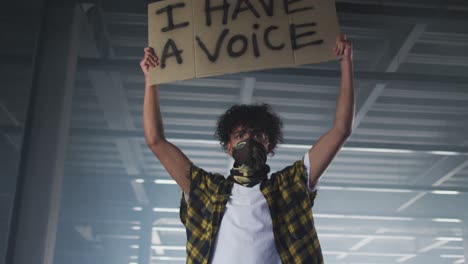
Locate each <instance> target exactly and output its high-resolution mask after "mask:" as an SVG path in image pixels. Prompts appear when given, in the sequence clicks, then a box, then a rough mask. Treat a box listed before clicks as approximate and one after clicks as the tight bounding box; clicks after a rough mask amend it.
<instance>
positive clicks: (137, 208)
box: [133, 206, 143, 211]
mask: <svg viewBox="0 0 468 264" xmlns="http://www.w3.org/2000/svg"><path fill="white" fill-rule="evenodd" d="M142 210H143V208H141V207H139V206H135V207H133V211H142Z"/></svg>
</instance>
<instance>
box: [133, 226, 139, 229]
mask: <svg viewBox="0 0 468 264" xmlns="http://www.w3.org/2000/svg"><path fill="white" fill-rule="evenodd" d="M140 229H141V227H139V226H132V230H140Z"/></svg>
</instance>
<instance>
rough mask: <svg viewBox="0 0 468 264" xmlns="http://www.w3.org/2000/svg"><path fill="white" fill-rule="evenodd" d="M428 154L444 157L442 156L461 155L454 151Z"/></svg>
mask: <svg viewBox="0 0 468 264" xmlns="http://www.w3.org/2000/svg"><path fill="white" fill-rule="evenodd" d="M429 153H431V154H434V155H444V156H456V155H461V153H459V152H454V151H429Z"/></svg>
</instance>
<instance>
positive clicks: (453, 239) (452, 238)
mask: <svg viewBox="0 0 468 264" xmlns="http://www.w3.org/2000/svg"><path fill="white" fill-rule="evenodd" d="M436 240H439V241H463V238H461V237H438V238H436Z"/></svg>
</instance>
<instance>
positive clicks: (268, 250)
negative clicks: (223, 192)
mask: <svg viewBox="0 0 468 264" xmlns="http://www.w3.org/2000/svg"><path fill="white" fill-rule="evenodd" d="M304 165H305V167H306V171H307V174H309V154H308V152H307V153H306V155H305V156H304ZM317 185H318V184H317ZM317 185H316V186H315V187H314V189H312V191H313V190H315V189H316V188H317ZM211 263H212V264H239V263H242V264H277V263H278V264H281V259H280V257H279V255H278V251H277V250H276V246H275V240H274V236H273V223H272V220H271V215H270V210H269V208H268V204H267V201H266V199H265V197H264V196H263V194H262V192H261V190H260V184H257V185H255V186H253V187H245V186H242V185H240V184H236V183H235V184H234V185H233V187H232V192H231V195H230V197H229V200H228V202H227V204H226V211H225V213H224V216H223V219H222V220H221V225H220V227H219V231H218V236H217V238H216V241H215V247H214V252H213V257H212V261H211Z"/></svg>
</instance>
